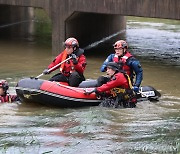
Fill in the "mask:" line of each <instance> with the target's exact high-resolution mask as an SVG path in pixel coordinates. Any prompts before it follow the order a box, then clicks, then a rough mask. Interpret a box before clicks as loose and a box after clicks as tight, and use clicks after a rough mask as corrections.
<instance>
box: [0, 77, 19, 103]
mask: <svg viewBox="0 0 180 154" xmlns="http://www.w3.org/2000/svg"><path fill="white" fill-rule="evenodd" d="M8 89H9V85H8V82H7V81H6V80H0V103H5V102H8V103H11V102H14V101H18V100H19V99H18V97H17V95H10V94H9V93H8V92H7V90H8Z"/></svg>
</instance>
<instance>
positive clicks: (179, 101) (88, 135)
mask: <svg viewBox="0 0 180 154" xmlns="http://www.w3.org/2000/svg"><path fill="white" fill-rule="evenodd" d="M126 40H127V41H128V43H129V47H130V49H131V51H132V53H133V54H135V55H136V56H137V57H138V59H139V60H140V61H141V64H142V67H143V70H144V80H143V83H142V85H150V86H153V87H154V88H155V89H157V90H158V91H160V92H161V94H162V97H161V98H160V101H159V102H156V103H154V102H149V101H144V102H139V103H138V104H137V107H136V108H133V109H110V108H102V107H85V108H78V109H56V108H49V107H45V106H40V105H34V104H26V103H20V102H16V103H11V104H10V103H4V104H0V153H8V154H19V153H26V154H27V153H32V152H33V153H34V154H43V153H53V154H57V153H61V154H74V153H82V154H84V153H87V154H92V153H103V154H110V153H113V154H119V153H123V154H125V153H127V154H129V153H137V154H139V153H140V154H144V153H168V154H169V153H172V154H176V153H180V79H179V77H180V21H175V20H160V19H145V18H130V17H129V18H128V20H127V30H126ZM50 51H51V47H49V46H46V45H40V44H38V43H37V42H36V41H32V40H31V41H30V40H29V41H28V40H22V39H21V40H18V39H16V40H3V39H2V40H0V57H1V59H0V66H1V67H0V79H6V80H7V81H8V82H9V85H10V90H9V92H10V93H11V94H12V93H15V89H14V86H15V85H16V83H17V82H18V81H19V80H20V79H22V78H24V77H30V76H33V77H35V76H37V75H39V74H41V73H42V70H44V68H46V67H47V65H48V64H49V63H50V61H51V60H52V59H53V58H54V56H52V55H51V52H50ZM106 56H107V54H105V55H104V56H103V55H102V54H98V55H96V56H93V55H87V61H88V65H87V69H86V72H85V76H86V78H97V77H98V76H100V75H102V73H100V71H99V69H100V66H101V64H102V62H103V61H104V59H105V58H106ZM51 75H52V74H51ZM51 75H48V76H43V77H42V78H43V79H48V78H50V76H51Z"/></svg>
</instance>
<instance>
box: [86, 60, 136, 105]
mask: <svg viewBox="0 0 180 154" xmlns="http://www.w3.org/2000/svg"><path fill="white" fill-rule="evenodd" d="M106 72H107V75H108V76H109V80H108V81H107V82H106V83H104V84H102V85H101V86H99V87H97V88H94V89H93V90H92V91H89V92H85V94H91V93H93V92H95V93H96V94H97V95H100V96H102V97H103V101H102V103H101V104H100V105H101V106H103V107H114V108H118V107H130V108H133V107H136V103H137V99H136V95H135V92H134V91H133V89H132V84H131V80H130V77H129V76H128V75H127V74H126V73H125V72H124V71H123V70H121V69H120V68H119V65H118V64H117V63H115V62H109V63H108V64H107V67H106Z"/></svg>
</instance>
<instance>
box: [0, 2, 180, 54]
mask: <svg viewBox="0 0 180 154" xmlns="http://www.w3.org/2000/svg"><path fill="white" fill-rule="evenodd" d="M1 4H4V5H14V6H25V7H28V6H31V7H38V8H43V9H45V10H46V12H48V14H49V17H50V19H51V20H52V52H53V53H58V52H59V50H61V49H62V46H61V42H63V41H64V40H65V39H66V38H67V37H68V36H70V35H75V36H77V37H78V38H79V39H80V40H81V39H82V37H83V38H86V36H87V35H88V36H89V39H88V38H87V40H86V41H87V42H90V41H91V39H90V38H93V39H98V38H100V37H103V36H105V35H108V34H109V33H111V34H112V33H113V32H114V31H117V30H118V29H119V27H120V29H121V23H123V25H124V22H123V17H121V16H140V17H154V18H167V19H177V20H179V19H180V9H179V6H180V0H0V5H1ZM83 13H88V14H86V15H87V16H88V18H86V17H85V14H83ZM92 13H95V14H96V15H95V14H92ZM95 16H96V17H95ZM110 18H111V19H110ZM88 19H89V20H88ZM94 19H96V21H95V20H94ZM75 20H77V21H80V20H81V22H80V23H79V22H77V21H75ZM90 21H92V22H90ZM94 21H95V22H96V28H95V26H94ZM100 21H102V22H100ZM86 22H87V23H88V24H87V23H86ZM84 23H86V24H84ZM73 25H77V26H75V27H74V26H73ZM87 25H88V31H89V33H87V31H86V29H87V28H86V27H87ZM102 25H108V26H107V27H105V26H103V27H102V28H101V26H102ZM89 28H90V30H89ZM99 29H102V31H99ZM77 31H79V32H77ZM104 32H105V33H104ZM97 33H98V34H97ZM80 37H81V38H80ZM83 40H84V39H83ZM80 43H81V42H80ZM83 44H84V45H85V41H84V43H82V45H83Z"/></svg>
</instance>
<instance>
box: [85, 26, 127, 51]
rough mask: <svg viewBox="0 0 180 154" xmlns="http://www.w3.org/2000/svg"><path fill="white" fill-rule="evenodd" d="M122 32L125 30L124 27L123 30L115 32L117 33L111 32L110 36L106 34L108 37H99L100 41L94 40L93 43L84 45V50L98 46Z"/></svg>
mask: <svg viewBox="0 0 180 154" xmlns="http://www.w3.org/2000/svg"><path fill="white" fill-rule="evenodd" d="M124 32H125V29H124V30H121V31H119V32H117V33H114V34H112V35H110V36H108V37H105V38H103V39H101V40H100V41H96V42H94V43H92V44H90V45H88V46H86V47H85V48H84V50H87V49H91V48H94V47H96V46H98V45H99V44H100V43H104V42H105V41H107V40H110V39H111V38H113V37H115V36H117V35H119V34H122V33H124Z"/></svg>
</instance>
